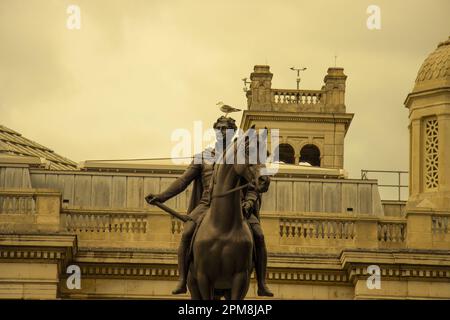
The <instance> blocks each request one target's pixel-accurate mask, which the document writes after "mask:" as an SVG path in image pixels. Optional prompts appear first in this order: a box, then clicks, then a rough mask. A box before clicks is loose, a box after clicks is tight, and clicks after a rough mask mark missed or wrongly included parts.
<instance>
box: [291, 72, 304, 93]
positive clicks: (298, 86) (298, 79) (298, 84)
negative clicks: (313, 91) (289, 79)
mask: <svg viewBox="0 0 450 320" xmlns="http://www.w3.org/2000/svg"><path fill="white" fill-rule="evenodd" d="M291 70H292V71H297V90H298V89H300V71H305V70H306V68H295V67H291Z"/></svg>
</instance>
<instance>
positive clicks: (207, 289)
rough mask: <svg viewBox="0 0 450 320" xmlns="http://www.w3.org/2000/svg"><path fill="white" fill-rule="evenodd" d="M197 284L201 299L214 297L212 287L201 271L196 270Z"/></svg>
mask: <svg viewBox="0 0 450 320" xmlns="http://www.w3.org/2000/svg"><path fill="white" fill-rule="evenodd" d="M197 286H198V289H199V291H200V295H201V299H202V300H213V299H214V287H213V286H212V284H211V282H210V281H209V279H208V277H207V276H206V275H205V274H204V273H203V272H197Z"/></svg>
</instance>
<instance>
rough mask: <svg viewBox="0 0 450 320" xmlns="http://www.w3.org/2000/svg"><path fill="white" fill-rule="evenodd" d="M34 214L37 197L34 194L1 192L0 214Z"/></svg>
mask: <svg viewBox="0 0 450 320" xmlns="http://www.w3.org/2000/svg"><path fill="white" fill-rule="evenodd" d="M2 213H6V214H14V213H17V214H34V213H36V198H35V197H34V196H33V194H17V195H14V194H2V193H1V192H0V214H2Z"/></svg>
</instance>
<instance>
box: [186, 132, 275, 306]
mask: <svg viewBox="0 0 450 320" xmlns="http://www.w3.org/2000/svg"><path fill="white" fill-rule="evenodd" d="M252 128H253V129H254V127H252ZM265 132H266V131H265ZM255 136H256V138H257V137H258V135H255ZM254 138H255V137H253V138H252V137H248V136H247V134H246V135H244V136H242V137H240V138H239V139H237V140H236V141H235V142H233V143H232V144H231V146H230V147H229V148H228V149H227V150H226V151H225V157H227V159H228V157H229V156H233V158H232V159H236V152H237V150H240V147H242V145H241V144H244V145H245V156H246V161H244V162H245V163H244V164H240V163H238V162H236V160H234V162H232V163H231V164H229V163H228V162H226V163H216V164H215V167H214V172H213V177H212V180H211V183H212V184H213V185H212V193H211V204H210V208H209V209H208V211H207V212H206V214H205V216H204V218H203V220H202V221H201V223H200V225H199V226H198V228H197V231H196V233H195V236H194V239H193V243H192V246H191V248H192V252H191V253H192V257H193V259H192V261H191V265H190V269H189V275H188V288H189V291H190V293H191V297H192V299H196V300H200V299H201V300H212V299H218V298H220V297H222V296H224V297H225V299H232V300H241V299H244V298H245V296H246V294H247V291H248V288H249V284H250V276H251V272H252V269H253V236H252V233H251V230H250V227H249V225H248V224H247V222H246V219H245V218H244V216H243V213H242V207H241V192H240V191H241V189H243V188H244V187H247V186H248V185H251V186H252V187H254V188H255V189H256V191H258V192H265V191H267V189H268V184H269V179H267V176H265V175H262V174H261V172H260V171H261V169H262V167H263V166H264V165H263V164H261V163H258V161H259V158H258V161H257V163H256V164H250V163H249V162H250V161H248V153H249V152H248V151H249V144H250V145H251V142H252V141H251V140H252V139H254ZM264 138H266V137H264ZM259 141H261V137H260V139H258V142H259ZM258 145H259V144H258ZM243 180H245V181H243ZM245 182H247V183H245Z"/></svg>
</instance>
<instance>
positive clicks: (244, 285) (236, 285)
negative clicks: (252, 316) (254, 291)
mask: <svg viewBox="0 0 450 320" xmlns="http://www.w3.org/2000/svg"><path fill="white" fill-rule="evenodd" d="M249 285H250V275H249V273H248V272H247V271H244V272H239V273H236V274H235V275H234V277H233V283H232V286H231V300H242V299H244V298H245V295H246V294H247V291H248V287H249Z"/></svg>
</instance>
